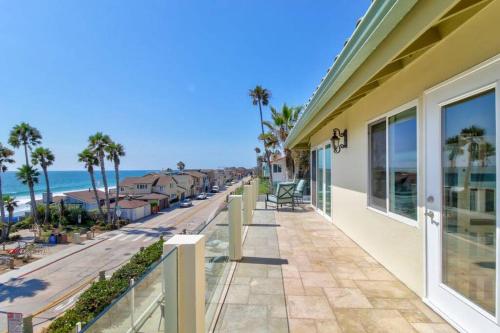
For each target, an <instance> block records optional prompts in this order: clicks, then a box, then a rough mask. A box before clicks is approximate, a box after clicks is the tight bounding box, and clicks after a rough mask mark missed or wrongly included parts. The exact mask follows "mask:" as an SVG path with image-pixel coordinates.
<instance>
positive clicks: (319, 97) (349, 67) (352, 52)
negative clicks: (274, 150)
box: [285, 0, 417, 148]
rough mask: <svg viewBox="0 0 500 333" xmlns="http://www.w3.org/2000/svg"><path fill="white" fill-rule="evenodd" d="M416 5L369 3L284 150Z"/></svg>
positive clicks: (405, 0) (412, 0) (386, 0)
mask: <svg viewBox="0 0 500 333" xmlns="http://www.w3.org/2000/svg"><path fill="white" fill-rule="evenodd" d="M416 3H417V0H375V1H373V2H372V4H371V6H370V8H368V10H367V12H366V14H365V16H364V17H363V18H362V20H361V22H360V23H359V25H358V26H357V27H356V29H355V30H354V32H353V34H352V35H351V37H350V38H349V40H348V42H347V44H346V45H345V46H344V48H343V49H342V51H341V53H340V54H339V55H338V57H337V58H336V60H335V62H334V64H333V65H332V67H331V68H330V70H329V71H328V73H327V74H326V76H325V77H324V78H323V79H322V82H321V84H320V85H319V87H318V88H317V89H316V91H315V92H314V95H313V96H312V98H311V99H310V100H309V102H308V104H307V105H306V108H305V110H304V112H303V113H302V116H301V117H300V119H299V121H298V122H297V124H296V125H295V126H294V127H293V129H292V130H291V132H290V134H289V135H288V138H287V140H286V142H285V147H287V148H293V147H294V146H295V145H297V144H298V143H299V142H300V141H301V140H303V139H304V137H305V136H307V135H308V134H309V133H305V132H304V129H305V128H306V126H307V125H308V124H309V123H310V122H311V121H312V120H313V119H314V117H315V116H316V115H317V114H318V112H320V111H321V108H322V107H323V106H324V105H325V104H326V103H327V102H328V101H329V100H330V99H331V98H332V97H333V96H334V95H335V93H336V92H337V91H338V90H339V89H340V88H341V87H342V86H343V85H344V83H345V82H346V81H347V80H348V79H349V78H350V77H351V75H352V74H353V73H354V72H355V71H356V70H357V69H358V68H359V66H360V65H361V64H362V63H363V62H364V61H365V60H366V59H367V58H368V57H369V56H370V55H371V54H372V52H373V51H374V50H375V49H376V48H377V47H378V45H379V44H380V43H381V42H382V41H383V40H384V39H385V38H386V37H387V35H388V34H389V33H390V32H391V31H392V30H393V29H394V28H395V27H396V25H397V24H398V23H399V22H400V21H401V20H402V19H403V17H404V16H405V15H406V14H407V13H408V12H409V11H410V9H411V8H412V7H413V6H414V5H415V4H416ZM332 111H333V110H332Z"/></svg>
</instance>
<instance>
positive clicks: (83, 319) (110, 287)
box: [48, 240, 163, 333]
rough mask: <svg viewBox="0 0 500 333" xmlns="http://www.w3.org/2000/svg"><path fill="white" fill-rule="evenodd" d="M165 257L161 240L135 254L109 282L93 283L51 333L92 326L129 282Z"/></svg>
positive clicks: (50, 328) (63, 332)
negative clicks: (77, 326) (78, 324)
mask: <svg viewBox="0 0 500 333" xmlns="http://www.w3.org/2000/svg"><path fill="white" fill-rule="evenodd" d="M162 253H163V240H159V241H158V242H156V243H154V244H152V245H150V246H148V247H147V248H145V249H144V250H143V251H140V252H138V253H136V254H135V255H134V256H133V257H132V258H131V259H130V261H129V262H128V263H127V264H125V265H123V266H122V267H121V268H119V269H118V270H117V271H115V272H114V273H113V275H112V276H111V278H110V279H109V280H103V281H97V282H94V283H92V285H91V286H90V288H89V289H87V290H86V291H84V292H83V293H82V295H81V296H80V298H79V299H78V301H77V302H76V303H75V306H74V307H73V308H72V309H70V310H68V311H66V313H65V314H64V315H62V316H61V317H59V318H57V319H56V320H54V321H53V322H52V324H51V325H50V326H49V328H48V332H50V333H66V332H68V333H69V332H73V331H74V329H75V326H76V324H77V323H78V322H80V323H82V326H84V325H85V324H87V323H89V322H90V321H91V320H92V319H94V318H95V317H96V316H97V315H98V314H99V313H101V312H102V311H103V310H104V309H105V308H106V307H107V306H108V305H110V304H111V302H113V300H115V299H116V298H117V297H118V296H120V295H121V294H123V293H124V292H125V291H126V290H127V288H128V287H129V284H130V279H132V278H133V279H137V278H140V277H141V276H142V275H143V274H144V273H145V272H146V271H147V270H148V268H149V267H150V266H151V265H152V264H154V263H155V262H156V261H158V260H159V259H160V258H161V256H162Z"/></svg>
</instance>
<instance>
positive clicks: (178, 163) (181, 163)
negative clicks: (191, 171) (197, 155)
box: [177, 161, 186, 171]
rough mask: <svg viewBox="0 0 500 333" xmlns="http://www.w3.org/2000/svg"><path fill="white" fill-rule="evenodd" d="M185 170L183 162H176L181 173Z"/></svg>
mask: <svg viewBox="0 0 500 333" xmlns="http://www.w3.org/2000/svg"><path fill="white" fill-rule="evenodd" d="M185 168H186V164H184V162H182V161H179V162H177V169H179V170H180V171H182V170H184V169H185Z"/></svg>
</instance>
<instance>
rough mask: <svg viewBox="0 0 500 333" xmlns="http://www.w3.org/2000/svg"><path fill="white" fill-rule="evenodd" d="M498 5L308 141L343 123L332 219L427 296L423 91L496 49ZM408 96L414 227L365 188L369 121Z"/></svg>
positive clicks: (322, 139) (498, 44)
mask: <svg viewBox="0 0 500 333" xmlns="http://www.w3.org/2000/svg"><path fill="white" fill-rule="evenodd" d="M499 13H500V1H499V0H496V1H494V2H493V3H491V4H490V5H489V6H487V8H485V10H482V11H481V12H479V13H478V14H476V15H475V16H474V17H472V18H471V19H470V20H469V21H467V22H466V23H465V24H464V25H463V26H461V27H460V28H458V29H457V30H456V31H455V32H453V33H452V34H451V35H449V36H447V37H446V38H445V39H444V40H442V41H441V42H440V43H439V44H437V45H436V46H434V47H433V48H431V49H430V50H429V51H427V52H426V53H425V54H424V55H422V56H421V57H420V58H418V59H417V60H415V61H414V62H412V63H411V64H409V66H407V67H406V68H404V69H403V70H402V71H401V72H399V73H398V74H396V75H395V76H393V77H392V78H391V79H389V80H388V81H387V82H385V83H384V84H383V85H382V86H380V87H379V88H378V89H376V90H375V91H373V92H372V93H371V94H369V95H368V96H366V97H365V98H363V99H361V100H360V101H359V102H358V103H356V104H355V105H354V106H353V107H351V108H350V109H347V110H346V111H344V112H343V113H342V114H340V115H339V116H338V117H336V118H335V119H333V120H332V121H330V122H329V123H327V124H326V125H325V126H324V127H322V128H321V129H319V130H318V131H316V132H315V133H314V134H313V135H312V136H311V138H310V142H309V143H310V145H311V147H313V146H316V145H319V144H321V143H323V142H325V141H327V140H329V138H330V137H331V135H332V129H333V128H335V127H338V128H340V129H344V128H347V129H348V131H349V148H347V149H345V150H343V151H342V152H341V153H340V154H333V167H332V168H333V180H332V182H333V188H332V207H333V209H332V220H333V223H335V224H336V225H338V226H339V227H340V228H341V229H342V230H343V231H344V232H345V233H346V234H347V235H349V236H350V237H351V238H352V239H353V240H354V241H356V242H357V243H358V244H359V245H360V246H361V247H363V248H364V249H365V250H366V251H367V252H369V253H370V254H371V255H373V256H374V257H375V258H376V259H377V260H378V261H380V262H381V263H382V264H383V265H384V266H386V267H387V268H388V269H389V270H390V271H391V272H392V273H393V274H395V275H396V276H397V277H398V278H399V279H401V280H402V281H403V282H404V283H406V284H407V285H408V286H409V287H410V288H411V289H413V290H414V291H415V292H416V293H417V294H419V295H420V296H424V290H425V225H423V221H424V215H423V214H424V195H425V189H424V179H425V170H424V167H423V166H424V161H425V149H424V146H423V143H424V140H425V138H424V135H423V133H424V123H423V110H422V107H421V106H422V101H423V93H424V91H425V90H426V89H429V88H431V87H433V86H435V85H437V84H439V83H441V82H443V81H445V80H447V79H449V78H451V77H453V76H455V75H457V74H459V73H461V72H464V71H466V70H468V69H469V68H471V67H473V66H475V65H477V64H479V63H481V62H483V61H485V60H487V59H489V58H491V57H494V56H496V55H498V54H499V53H500V42H499V39H498V34H497V32H498V31H500V19H499ZM389 38H390V36H389ZM381 47H383V44H382V45H381ZM413 100H417V102H418V117H419V170H418V172H419V174H418V181H419V202H420V204H419V217H418V226H417V227H414V226H409V225H407V224H404V223H402V222H399V221H396V220H394V219H391V218H389V217H387V216H385V215H383V214H380V213H377V212H375V211H373V210H371V209H369V208H367V194H366V192H367V183H368V145H367V143H368V141H367V140H368V136H367V123H368V122H369V121H370V120H372V119H374V118H376V117H378V116H381V115H383V114H384V113H387V112H389V111H391V110H393V109H395V108H397V107H399V106H401V105H403V104H406V103H408V102H410V101H413ZM326 107H328V103H327V106H326ZM436 144H439V143H438V142H436Z"/></svg>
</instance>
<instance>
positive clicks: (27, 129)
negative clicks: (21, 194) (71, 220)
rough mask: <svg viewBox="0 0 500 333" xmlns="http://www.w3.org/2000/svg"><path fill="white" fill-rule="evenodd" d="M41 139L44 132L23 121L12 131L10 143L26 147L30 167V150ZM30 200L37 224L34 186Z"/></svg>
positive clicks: (27, 162)
mask: <svg viewBox="0 0 500 333" xmlns="http://www.w3.org/2000/svg"><path fill="white" fill-rule="evenodd" d="M41 140H42V134H40V131H39V130H38V129H36V128H35V127H33V126H31V125H30V124H28V123H24V122H22V123H20V124H18V125H16V126H14V127H13V128H12V130H11V131H10V136H9V144H10V145H12V147H14V148H19V147H21V146H23V147H24V157H25V159H26V163H25V166H26V167H27V168H30V162H29V156H28V150H30V151H31V150H32V148H33V146H36V145H38V144H40V143H41ZM28 175H29V174H28ZM30 201H31V204H30V207H31V215H32V216H33V220H34V222H35V224H37V223H38V217H37V214H36V201H35V192H34V190H33V188H30Z"/></svg>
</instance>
